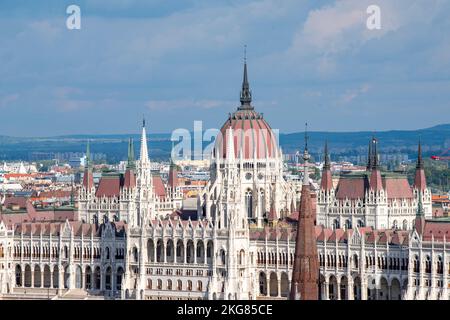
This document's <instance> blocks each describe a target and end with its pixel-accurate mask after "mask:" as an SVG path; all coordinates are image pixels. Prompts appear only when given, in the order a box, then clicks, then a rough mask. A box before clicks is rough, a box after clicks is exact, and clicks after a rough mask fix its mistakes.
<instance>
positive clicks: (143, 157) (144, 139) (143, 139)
mask: <svg viewBox="0 0 450 320" xmlns="http://www.w3.org/2000/svg"><path fill="white" fill-rule="evenodd" d="M139 160H140V162H141V163H147V162H149V159H148V149H147V132H146V131H145V119H143V120H142V135H141V153H140V155H139Z"/></svg>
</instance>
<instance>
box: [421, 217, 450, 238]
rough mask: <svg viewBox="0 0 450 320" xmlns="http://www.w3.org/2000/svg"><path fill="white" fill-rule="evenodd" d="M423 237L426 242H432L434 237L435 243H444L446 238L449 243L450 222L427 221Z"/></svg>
mask: <svg viewBox="0 0 450 320" xmlns="http://www.w3.org/2000/svg"><path fill="white" fill-rule="evenodd" d="M422 236H423V240H425V241H431V239H432V236H433V237H434V240H435V241H442V240H443V239H444V236H445V238H446V241H448V239H449V238H450V222H445V221H429V220H426V221H425V227H424V229H423V235H422Z"/></svg>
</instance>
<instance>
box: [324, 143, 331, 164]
mask: <svg viewBox="0 0 450 320" xmlns="http://www.w3.org/2000/svg"><path fill="white" fill-rule="evenodd" d="M324 158H325V159H324V164H323V169H324V170H326V169H330V168H331V164H330V154H329V153H328V141H325V150H324Z"/></svg>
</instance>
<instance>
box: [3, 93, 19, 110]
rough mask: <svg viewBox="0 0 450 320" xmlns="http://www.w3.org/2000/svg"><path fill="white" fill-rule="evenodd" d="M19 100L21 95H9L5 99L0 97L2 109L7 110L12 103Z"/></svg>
mask: <svg viewBox="0 0 450 320" xmlns="http://www.w3.org/2000/svg"><path fill="white" fill-rule="evenodd" d="M17 99H19V94H17V93H14V94H8V95H6V96H4V97H0V108H7V107H9V106H10V105H11V103H12V102H14V101H16V100H17Z"/></svg>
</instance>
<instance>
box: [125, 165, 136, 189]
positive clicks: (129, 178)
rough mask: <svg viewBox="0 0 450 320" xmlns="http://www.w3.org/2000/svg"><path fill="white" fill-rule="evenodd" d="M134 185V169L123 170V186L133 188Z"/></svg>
mask: <svg viewBox="0 0 450 320" xmlns="http://www.w3.org/2000/svg"><path fill="white" fill-rule="evenodd" d="M135 186H136V175H135V173H134V170H130V169H128V170H127V171H125V182H124V187H125V188H134V187H135Z"/></svg>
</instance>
